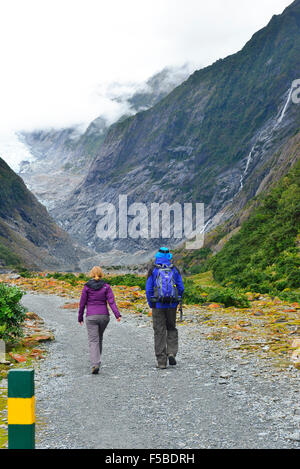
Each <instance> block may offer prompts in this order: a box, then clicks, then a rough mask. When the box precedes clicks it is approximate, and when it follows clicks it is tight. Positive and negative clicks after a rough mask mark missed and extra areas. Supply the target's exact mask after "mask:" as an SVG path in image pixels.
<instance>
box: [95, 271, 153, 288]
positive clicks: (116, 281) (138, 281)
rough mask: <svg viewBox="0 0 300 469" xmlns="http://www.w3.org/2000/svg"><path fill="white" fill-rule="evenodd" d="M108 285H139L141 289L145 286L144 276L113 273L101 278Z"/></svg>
mask: <svg viewBox="0 0 300 469" xmlns="http://www.w3.org/2000/svg"><path fill="white" fill-rule="evenodd" d="M103 280H105V281H107V283H109V284H110V285H125V286H127V287H136V286H138V287H140V288H141V289H142V290H145V288H146V281H147V279H146V277H142V276H139V275H134V274H125V275H115V276H113V277H110V278H108V279H105V278H104V279H103Z"/></svg>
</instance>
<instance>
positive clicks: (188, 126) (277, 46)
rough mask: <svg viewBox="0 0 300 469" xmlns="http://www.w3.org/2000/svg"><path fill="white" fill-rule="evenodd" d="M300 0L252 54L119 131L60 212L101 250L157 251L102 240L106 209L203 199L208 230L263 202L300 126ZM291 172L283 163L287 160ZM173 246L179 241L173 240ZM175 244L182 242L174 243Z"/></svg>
mask: <svg viewBox="0 0 300 469" xmlns="http://www.w3.org/2000/svg"><path fill="white" fill-rule="evenodd" d="M299 52H300V2H299V0H297V1H296V2H294V3H293V4H292V5H291V6H290V7H288V8H287V9H286V10H285V11H284V13H283V14H282V15H280V16H274V17H273V18H272V20H271V21H270V23H269V24H268V25H267V27H265V28H264V29H262V30H261V31H259V32H258V33H256V34H255V35H254V36H253V37H252V39H251V40H250V41H249V42H248V43H247V44H246V45H245V47H244V48H243V49H242V50H241V51H240V52H238V53H237V54H234V55H232V56H230V57H228V58H226V59H224V60H219V61H217V62H216V63H214V64H213V65H212V66H210V67H207V68H205V69H202V70H200V71H198V72H195V73H194V74H193V75H192V76H190V78H189V79H188V80H187V81H185V82H184V83H183V84H182V85H180V86H179V87H177V88H176V89H175V90H174V91H173V92H171V93H170V94H169V95H168V96H167V97H166V98H164V99H163V100H161V101H160V102H159V103H158V104H156V105H155V106H154V107H152V108H151V109H149V110H147V111H145V112H140V113H138V114H137V115H136V116H133V117H130V118H128V119H126V120H124V121H122V122H120V123H117V124H115V125H113V126H112V127H111V128H110V129H109V131H108V133H107V135H106V138H105V141H104V143H103V144H102V145H101V148H100V149H99V151H98V153H97V156H96V158H95V159H94V161H93V162H92V164H91V166H90V168H89V172H88V174H87V176H86V178H85V180H84V181H83V182H82V184H81V185H80V186H79V187H78V188H77V189H76V190H75V191H74V192H73V193H72V194H71V195H70V197H69V199H68V200H67V201H66V202H64V204H62V205H61V206H57V207H56V208H55V210H54V211H53V214H54V216H55V218H56V219H58V220H59V221H60V223H61V224H62V226H63V227H64V228H66V229H67V230H68V231H69V232H70V233H71V234H72V235H73V236H74V237H75V238H76V239H78V240H79V241H80V242H82V243H85V244H89V245H90V246H91V247H93V248H95V249H96V250H97V251H98V252H103V251H104V252H105V251H109V250H111V249H112V248H115V249H119V250H121V251H130V252H133V251H138V250H140V251H143V250H148V251H149V250H151V249H154V248H155V247H156V246H157V245H159V244H161V242H162V240H143V239H135V240H133V239H130V238H129V239H125V240H124V239H123V240H121V239H119V240H117V241H114V242H112V241H109V240H102V239H100V238H98V237H97V235H96V226H97V223H98V221H99V216H98V215H97V213H96V211H97V206H98V204H99V202H110V203H113V204H114V205H115V206H118V197H119V195H120V194H127V195H128V203H129V204H130V203H132V202H144V203H146V204H147V205H148V206H149V204H150V203H154V202H159V203H162V202H167V203H169V204H171V203H173V202H180V203H184V202H193V203H196V202H203V203H205V204H206V222H207V223H208V228H212V227H213V226H216V225H217V224H218V223H220V222H221V221H224V220H225V219H227V218H229V217H230V216H232V215H233V214H234V213H235V212H237V211H238V210H240V209H241V208H243V206H244V205H245V204H246V203H247V201H248V200H249V199H250V198H252V197H253V196H255V194H256V193H257V191H258V190H259V188H260V185H261V183H262V182H263V181H264V180H266V177H267V175H268V173H269V172H270V170H271V166H272V161H274V155H275V154H276V153H277V152H279V151H280V148H281V147H282V146H283V145H284V144H285V143H286V142H287V141H288V140H289V139H290V138H291V137H292V136H293V135H294V134H295V133H296V131H297V129H299V127H300V105H296V104H294V103H293V101H292V86H293V85H292V84H293V82H294V80H296V79H298V78H300V54H299ZM282 167H283V168H284V167H285V165H284V162H282ZM173 241H174V240H173ZM174 242H175V241H174Z"/></svg>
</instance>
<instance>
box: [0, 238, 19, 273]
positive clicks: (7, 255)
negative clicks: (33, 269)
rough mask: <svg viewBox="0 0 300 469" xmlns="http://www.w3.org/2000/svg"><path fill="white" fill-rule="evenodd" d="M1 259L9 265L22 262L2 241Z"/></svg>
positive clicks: (0, 244) (16, 264) (12, 265)
mask: <svg viewBox="0 0 300 469" xmlns="http://www.w3.org/2000/svg"><path fill="white" fill-rule="evenodd" d="M0 261H1V264H3V265H5V266H7V267H17V266H19V265H20V264H21V261H20V259H19V257H18V256H17V255H16V254H15V253H14V252H13V251H11V250H10V249H8V247H7V246H4V244H2V243H0Z"/></svg>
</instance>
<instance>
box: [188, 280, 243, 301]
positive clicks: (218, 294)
mask: <svg viewBox="0 0 300 469" xmlns="http://www.w3.org/2000/svg"><path fill="white" fill-rule="evenodd" d="M183 303H184V304H203V303H221V304H223V305H224V306H225V307H229V306H236V307H237V308H248V307H249V301H248V299H247V297H246V295H245V294H244V293H243V292H241V291H239V290H236V289H232V288H229V287H214V288H212V287H209V288H200V287H198V286H197V285H196V284H195V283H194V282H193V280H191V279H184V296H183Z"/></svg>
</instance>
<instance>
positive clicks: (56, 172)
mask: <svg viewBox="0 0 300 469" xmlns="http://www.w3.org/2000/svg"><path fill="white" fill-rule="evenodd" d="M188 70H189V68H188V67H187V66H183V67H178V68H166V69H164V70H162V71H161V72H159V73H157V74H155V75H154V76H153V77H151V78H150V79H149V80H147V81H146V82H145V83H144V84H140V85H136V86H135V87H134V86H133V87H132V89H131V91H130V92H129V93H127V94H118V92H119V89H118V88H119V87H118V86H117V85H115V88H116V89H115V91H111V92H110V95H111V96H110V99H111V100H112V101H116V102H118V103H119V104H120V106H121V108H122V109H127V111H128V114H129V115H133V114H136V113H137V112H138V111H140V110H145V109H148V108H149V107H151V106H153V105H154V104H156V103H157V102H159V101H160V100H161V99H163V98H164V97H165V96H166V95H167V94H168V93H169V92H170V91H172V90H173V89H174V88H175V87H176V86H177V85H178V84H179V83H182V81H183V80H184V79H186V78H187V77H188V75H189V73H188ZM124 118H125V117H122V118H121V120H124ZM108 128H109V125H108V124H107V120H106V119H105V118H104V117H103V116H101V115H100V116H99V117H98V118H97V119H95V120H94V121H93V122H91V123H90V125H89V126H88V127H87V129H86V131H85V132H84V133H82V132H80V131H79V129H78V128H66V129H60V130H55V129H52V130H39V131H35V132H31V133H26V134H24V135H23V136H22V137H23V139H24V141H25V143H26V144H27V146H28V148H29V149H30V152H31V153H32V155H33V157H34V159H33V160H32V159H31V161H23V162H22V164H21V166H20V171H19V174H20V176H21V177H22V178H23V180H24V181H25V183H26V185H27V186H28V187H29V188H30V189H31V190H32V192H33V193H34V194H35V195H36V196H37V198H38V199H39V200H40V201H41V202H42V203H43V204H44V205H45V206H46V207H47V208H48V210H49V211H50V212H51V210H53V209H54V208H55V206H56V203H57V201H62V200H64V199H66V198H68V196H70V194H71V192H72V191H73V190H74V189H75V188H76V187H77V186H78V185H79V184H80V183H81V182H82V180H83V178H84V176H85V175H86V174H87V173H88V170H89V165H90V164H91V161H92V160H93V159H94V158H95V156H96V155H97V154H98V153H99V151H100V148H101V145H102V143H103V141H104V139H105V136H106V134H107V131H108Z"/></svg>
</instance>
